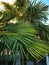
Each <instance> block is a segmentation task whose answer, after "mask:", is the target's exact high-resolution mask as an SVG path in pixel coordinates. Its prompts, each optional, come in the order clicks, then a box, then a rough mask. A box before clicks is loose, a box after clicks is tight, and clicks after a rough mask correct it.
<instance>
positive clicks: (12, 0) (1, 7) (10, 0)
mask: <svg viewBox="0 0 49 65" xmlns="http://www.w3.org/2000/svg"><path fill="white" fill-rule="evenodd" d="M2 1H4V2H7V3H10V4H13V3H14V1H15V0H0V3H1V2H2ZM37 1H43V3H45V4H47V5H49V0H37ZM1 9H3V6H1V4H0V10H1ZM48 18H49V16H48ZM46 24H49V20H48V21H47V23H46Z"/></svg>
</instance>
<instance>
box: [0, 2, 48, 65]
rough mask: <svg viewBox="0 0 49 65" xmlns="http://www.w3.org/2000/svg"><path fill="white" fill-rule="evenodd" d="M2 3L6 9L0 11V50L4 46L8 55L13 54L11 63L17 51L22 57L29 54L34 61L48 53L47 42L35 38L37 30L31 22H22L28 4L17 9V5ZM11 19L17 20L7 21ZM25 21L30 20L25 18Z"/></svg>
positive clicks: (2, 49)
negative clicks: (13, 21) (14, 21)
mask: <svg viewBox="0 0 49 65" xmlns="http://www.w3.org/2000/svg"><path fill="white" fill-rule="evenodd" d="M3 4H4V5H6V9H5V10H4V11H2V12H1V13H0V15H1V16H0V17H1V19H0V25H1V26H0V42H1V44H0V48H1V50H0V52H1V51H4V48H5V49H7V50H8V55H9V53H10V55H12V56H13V59H14V62H13V65H14V63H15V59H16V56H17V54H18V53H19V54H20V55H21V58H22V59H24V56H25V57H26V58H27V59H28V54H30V55H32V57H33V58H34V59H35V60H36V61H37V60H39V59H41V58H43V57H44V56H45V54H47V53H49V46H48V45H49V44H48V45H47V44H46V43H47V42H45V41H42V40H38V39H35V38H34V37H35V34H36V32H37V30H36V29H35V28H34V26H33V25H32V24H31V23H28V22H27V23H26V22H24V19H26V17H25V18H24V16H26V14H25V12H26V11H27V9H28V6H27V8H26V9H25V7H26V5H25V6H23V7H22V9H20V10H19V7H16V6H17V5H16V6H14V5H10V4H7V3H3ZM28 5H29V4H28ZM24 10H25V12H24ZM20 14H22V15H20ZM22 17H23V18H22ZM28 17H29V15H28ZM35 18H36V17H35ZM12 19H16V20H18V22H17V23H15V24H12V23H10V22H9V21H10V20H12ZM37 20H38V19H37ZM27 21H30V20H28V19H27ZM3 45H4V47H3ZM3 54H4V53H3ZM22 65H23V63H22Z"/></svg>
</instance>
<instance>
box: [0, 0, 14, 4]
mask: <svg viewBox="0 0 49 65" xmlns="http://www.w3.org/2000/svg"><path fill="white" fill-rule="evenodd" d="M14 1H15V0H0V2H8V3H11V4H13V2H14Z"/></svg>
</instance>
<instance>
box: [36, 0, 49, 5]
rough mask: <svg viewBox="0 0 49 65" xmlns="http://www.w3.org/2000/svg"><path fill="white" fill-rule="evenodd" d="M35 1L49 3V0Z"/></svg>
mask: <svg viewBox="0 0 49 65" xmlns="http://www.w3.org/2000/svg"><path fill="white" fill-rule="evenodd" d="M37 1H43V2H44V3H45V4H47V5H49V0H37Z"/></svg>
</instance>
